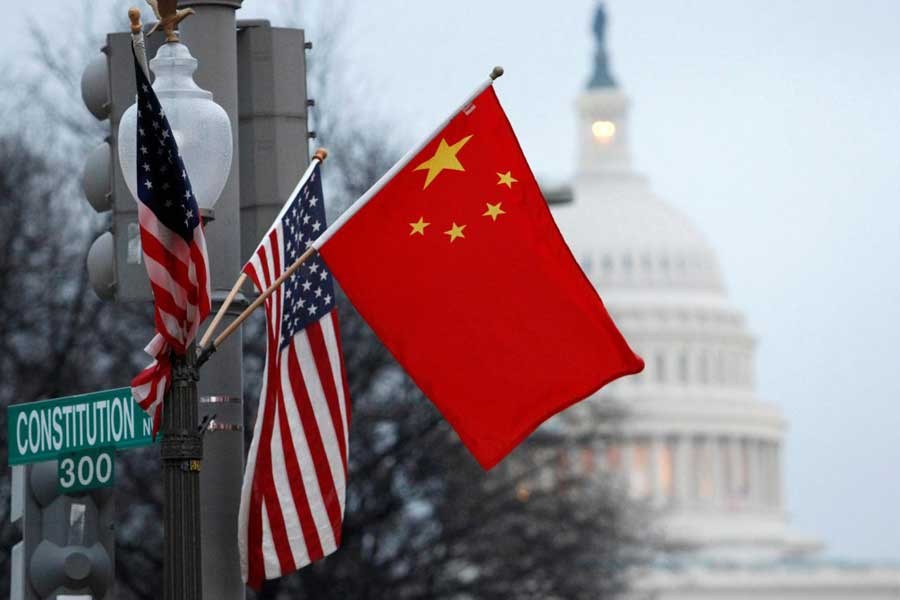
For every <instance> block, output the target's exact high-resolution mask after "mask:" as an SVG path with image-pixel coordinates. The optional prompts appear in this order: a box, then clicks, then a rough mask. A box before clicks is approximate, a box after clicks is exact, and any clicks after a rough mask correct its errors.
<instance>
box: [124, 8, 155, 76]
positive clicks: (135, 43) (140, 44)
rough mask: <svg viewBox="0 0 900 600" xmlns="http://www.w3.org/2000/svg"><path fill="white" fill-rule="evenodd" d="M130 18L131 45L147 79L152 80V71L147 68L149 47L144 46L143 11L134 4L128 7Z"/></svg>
mask: <svg viewBox="0 0 900 600" xmlns="http://www.w3.org/2000/svg"><path fill="white" fill-rule="evenodd" d="M128 19H129V20H130V21H131V46H132V47H133V48H134V55H135V56H136V57H137V61H138V64H139V65H141V69H143V71H144V76H146V77H147V81H150V71H149V69H148V68H147V48H146V47H145V46H144V27H143V25H141V11H140V9H139V8H136V7H134V6H132V7H131V8H129V9H128Z"/></svg>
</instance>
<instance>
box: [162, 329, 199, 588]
mask: <svg viewBox="0 0 900 600" xmlns="http://www.w3.org/2000/svg"><path fill="white" fill-rule="evenodd" d="M162 434H163V439H162V444H161V446H160V458H161V459H162V471H163V491H164V493H165V503H164V504H163V526H164V531H165V547H164V550H163V565H164V566H163V598H164V599H165V600H200V598H201V594H202V590H201V580H200V461H201V459H202V458H203V442H202V438H201V437H200V434H199V432H198V431H197V368H196V358H195V356H194V348H193V346H191V347H190V348H189V349H188V353H187V355H186V356H177V357H173V360H172V387H171V388H170V389H169V392H168V394H167V397H166V399H165V401H164V403H163V422H162Z"/></svg>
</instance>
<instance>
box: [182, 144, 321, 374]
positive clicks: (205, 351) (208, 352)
mask: <svg viewBox="0 0 900 600" xmlns="http://www.w3.org/2000/svg"><path fill="white" fill-rule="evenodd" d="M327 157H328V150H326V149H325V148H319V149H317V150H316V153H315V154H313V160H312V162H310V164H309V167H308V168H307V169H306V172H305V173H304V174H303V176H302V177H301V178H300V181H298V182H297V185H296V186H294V190H293V191H292V192H291V194H290V195H289V196H288V200H287V202H285V203H284V206H282V207H281V211H279V213H278V216H277V217H276V218H275V220H274V222H273V225H274V223H277V222H278V219H280V218H281V217H282V215H283V214H284V212H285V211H286V210H287V207H288V205H290V203H291V200H293V199H294V197H295V196H296V195H297V194H298V193H299V192H300V188H302V187H303V184H305V183H306V180H307V179H308V178H309V176H310V175H311V174H312V171H313V168H314V167H315V166H316V162H319V163H322V162H324V161H325V159H326V158H327ZM266 235H268V232H266ZM263 239H265V236H263ZM313 253H314V251H312V249H311V248H310V249H307V251H306V252H304V253H303V254H301V255H300V257H299V258H298V259H297V260H296V261H294V263H293V264H292V265H291V266H290V267H288V270H287V271H285V272H284V273H283V274H282V275H281V277H279V278H278V279H276V280H275V281H274V282H273V283H272V285H270V286H269V287H268V288H266V291H264V292H263V293H262V294H260V296H259V297H258V298H257V299H256V300H254V301H253V303H252V304H250V306H248V307H247V308H245V309H244V311H243V312H242V313H241V314H240V315H238V317H237V318H236V319H235V320H234V321H232V322H231V323H230V324H229V325H228V327H226V328H225V330H224V331H223V332H222V333H221V334H220V335H219V336H218V337H216V339H215V341H213V343H212V344H211V345H209V346H207V344H208V343H209V340H210V338H211V337H212V336H213V334H214V333H215V331H216V329H217V328H218V326H219V323H220V322H221V321H222V318H223V317H224V316H225V312H226V311H227V310H228V307H229V306H231V303H232V302H233V301H234V298H235V296H237V293H238V291H239V290H240V288H241V286H242V285H244V282H245V281H247V275H246V274H244V273H241V276H240V277H238V279H237V281H236V282H235V283H234V286H232V288H231V291H230V292H228V296H226V297H225V301H224V302H222V306H221V307H220V308H219V311H218V312H217V313H216V316H215V318H213V320H212V323H210V324H209V327H208V328H207V329H206V332H205V333H204V334H203V338H202V339H201V340H200V346H199V351H200V355H199V358H198V359H197V366H198V367H199V366H201V365H202V364H203V363H205V362H206V361H207V360H209V357H210V356H212V354H213V353H214V352H215V351H216V349H217V348H218V347H219V345H220V344H221V343H222V342H224V341H225V339H226V338H227V337H228V336H229V335H231V334H232V333H233V332H234V330H235V329H237V328H238V327H239V326H240V325H241V323H243V322H244V321H245V320H246V319H247V317H249V316H250V315H251V314H252V313H253V311H254V310H256V309H257V308H259V306H260V305H261V304H262V303H263V302H265V300H266V298H268V297H269V296H271V295H272V292H274V291H275V290H276V289H277V288H278V286H279V285H281V283H282V282H283V281H284V280H285V279H287V278H288V277H290V276H291V275H292V274H293V273H294V271H296V270H297V269H299V268H300V265H302V264H303V262H304V261H305V260H307V259H308V258H309V257H310V256H312V254H313Z"/></svg>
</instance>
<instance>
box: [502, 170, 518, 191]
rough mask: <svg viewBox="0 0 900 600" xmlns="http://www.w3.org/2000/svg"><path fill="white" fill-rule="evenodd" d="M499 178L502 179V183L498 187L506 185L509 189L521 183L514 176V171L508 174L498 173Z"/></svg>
mask: <svg viewBox="0 0 900 600" xmlns="http://www.w3.org/2000/svg"><path fill="white" fill-rule="evenodd" d="M497 177H499V178H500V181H498V182H497V185H505V186H506V187H508V188H512V184H514V183H518V182H519V180H518V179H516V178H515V177H513V176H512V171H507V172H506V173H497Z"/></svg>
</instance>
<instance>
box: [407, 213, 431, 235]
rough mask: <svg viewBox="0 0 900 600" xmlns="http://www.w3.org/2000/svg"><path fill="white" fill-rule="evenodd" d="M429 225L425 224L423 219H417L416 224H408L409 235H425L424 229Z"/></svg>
mask: <svg viewBox="0 0 900 600" xmlns="http://www.w3.org/2000/svg"><path fill="white" fill-rule="evenodd" d="M429 225H431V223H426V222H425V217H419V220H418V221H417V222H416V223H410V224H409V226H410V227H412V231H410V232H409V235H415V234H417V233H418V234H419V235H422V236H424V235H425V228H426V227H428V226H429Z"/></svg>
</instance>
